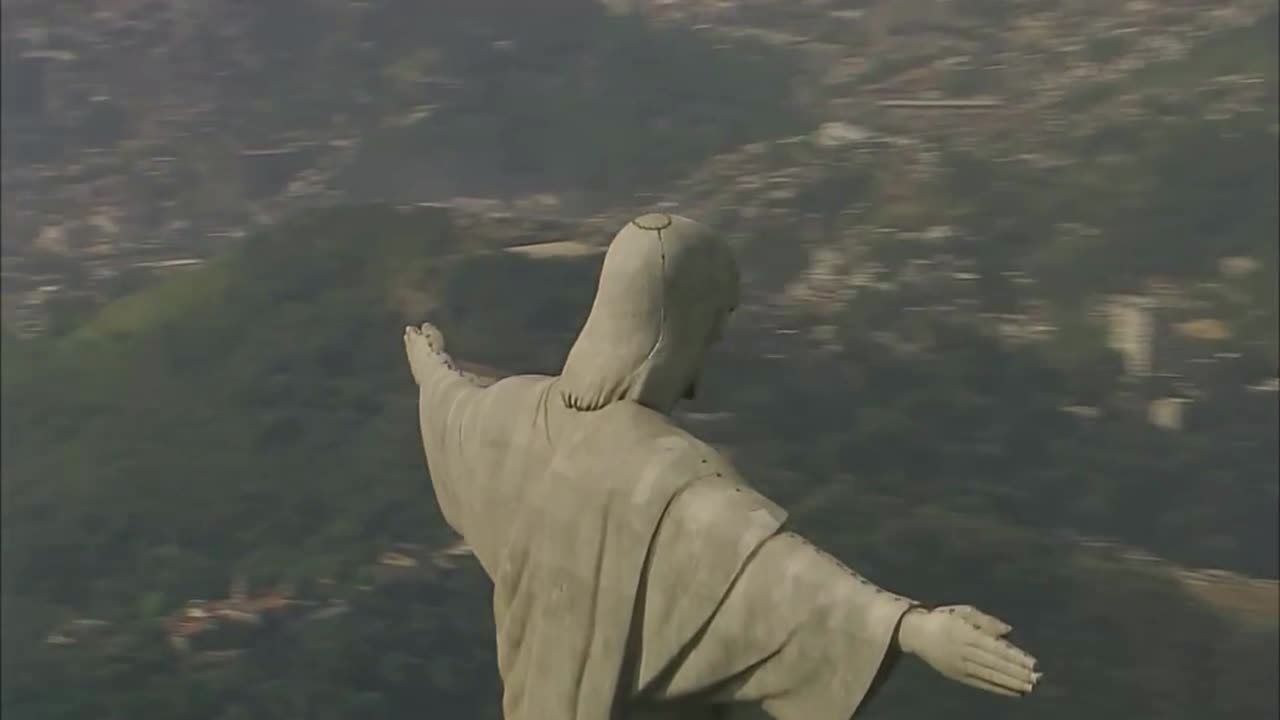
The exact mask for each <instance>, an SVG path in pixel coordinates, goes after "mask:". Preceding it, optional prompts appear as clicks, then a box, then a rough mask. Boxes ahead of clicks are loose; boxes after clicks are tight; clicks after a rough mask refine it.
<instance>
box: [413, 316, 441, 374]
mask: <svg viewBox="0 0 1280 720" xmlns="http://www.w3.org/2000/svg"><path fill="white" fill-rule="evenodd" d="M404 350H405V355H406V356H407V357H408V358H409V369H410V371H412V372H413V379H414V381H416V382H417V383H418V384H419V385H421V384H422V382H423V378H424V377H425V376H426V365H427V364H428V363H433V362H438V361H439V357H438V356H439V355H441V354H443V353H444V335H442V334H441V333H440V331H439V330H438V329H437V328H436V326H434V325H432V324H431V323H423V324H422V326H421V327H414V326H412V325H410V326H408V327H406V328H405V329H404Z"/></svg>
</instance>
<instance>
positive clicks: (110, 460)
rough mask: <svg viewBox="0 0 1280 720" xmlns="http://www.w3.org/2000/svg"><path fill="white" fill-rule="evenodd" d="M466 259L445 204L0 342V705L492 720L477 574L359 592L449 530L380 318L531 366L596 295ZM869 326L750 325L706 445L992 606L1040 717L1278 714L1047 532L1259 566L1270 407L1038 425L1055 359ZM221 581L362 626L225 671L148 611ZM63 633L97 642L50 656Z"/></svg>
mask: <svg viewBox="0 0 1280 720" xmlns="http://www.w3.org/2000/svg"><path fill="white" fill-rule="evenodd" d="M356 238H358V240H353V239H356ZM462 242H463V238H462V236H461V233H460V232H459V230H458V229H457V228H455V227H454V226H453V224H452V223H451V221H450V218H449V216H448V215H447V214H445V213H443V212H441V211H436V210H422V211H414V212H406V211H397V210H392V209H383V208H363V209H347V210H333V211H325V212H320V213H315V214H311V215H307V216H304V217H302V218H300V219H299V220H297V221H295V222H292V223H290V224H288V225H286V226H283V227H281V228H279V229H277V230H276V231H274V232H272V233H270V234H267V235H264V236H262V237H259V238H257V239H256V240H255V241H254V242H251V243H249V244H248V245H246V246H245V247H244V249H243V250H242V251H240V252H239V253H237V254H235V255H232V256H229V257H227V258H225V259H223V260H222V261H220V262H219V263H217V264H215V265H214V266H213V267H211V268H208V269H206V270H203V271H200V272H199V273H197V274H194V275H188V276H182V277H178V278H176V279H175V280H173V281H172V282H170V283H167V284H165V285H161V286H159V287H156V288H154V289H152V290H149V291H147V292H145V293H143V294H141V295H138V296H134V297H131V298H127V299H125V300H123V301H120V302H118V303H116V304H114V305H112V306H110V307H108V308H107V310H106V311H105V312H103V313H102V314H101V315H100V316H98V317H97V318H95V319H94V320H93V321H92V322H90V323H87V324H85V325H84V326H83V327H81V328H80V329H78V330H77V331H75V332H73V333H71V334H68V335H65V336H63V337H61V338H57V339H53V340H50V341H46V342H17V341H14V340H12V339H11V338H6V340H5V347H4V358H5V362H4V375H3V382H4V385H3V413H4V424H3V432H2V433H0V439H2V441H3V445H2V447H0V458H2V460H3V468H2V475H0V477H3V498H2V499H3V517H2V520H3V533H4V538H3V594H4V607H5V613H4V618H3V620H4V628H3V630H4V633H5V644H4V653H5V657H4V663H5V673H4V686H3V687H4V694H3V702H4V711H5V712H6V713H9V712H12V713H14V714H15V716H16V717H50V718H54V717H56V718H73V717H126V716H132V715H136V714H137V713H138V712H143V711H144V709H146V712H147V714H149V715H151V716H156V717H160V716H163V717H191V718H224V719H230V718H243V717H261V718H269V717H281V716H294V715H299V714H301V715H302V716H306V717H317V718H349V717H364V716H366V715H367V714H368V713H370V712H373V713H375V714H378V715H381V716H384V717H416V716H420V714H421V713H422V708H423V707H424V706H425V707H431V708H436V709H439V710H440V712H443V713H445V715H446V716H451V717H452V716H457V717H495V712H496V711H495V710H494V708H495V706H496V701H495V698H496V685H495V682H496V681H495V679H494V674H493V673H494V670H493V665H492V656H491V650H490V648H491V639H490V636H489V634H488V633H490V632H491V623H492V621H491V619H490V618H489V617H488V611H487V599H486V593H487V583H485V582H484V580H483V579H482V577H481V576H479V574H478V572H476V571H474V570H472V571H468V572H464V573H462V574H460V575H456V576H444V577H442V578H438V579H436V580H432V581H428V582H426V583H423V584H418V585H414V586H409V587H401V588H400V589H397V588H396V586H391V587H387V588H381V589H379V590H375V591H373V592H371V593H363V594H361V593H359V592H356V591H354V590H351V589H350V588H352V587H355V586H356V585H358V584H360V583H361V582H364V580H363V579H362V578H363V577H364V573H365V572H366V571H365V570H364V568H365V566H366V565H367V564H368V563H369V562H370V561H371V560H372V558H373V557H374V556H375V554H376V553H377V552H378V551H379V550H380V549H381V548H383V547H386V546H387V545H389V544H390V543H392V542H394V541H406V540H407V541H416V542H422V543H425V544H427V545H429V546H430V545H441V544H443V543H444V542H445V541H446V539H447V537H448V532H447V529H446V528H445V527H444V526H443V523H442V522H441V521H440V519H439V517H438V515H437V514H436V512H435V510H434V503H433V500H432V496H431V491H430V487H429V484H428V482H427V479H426V476H425V471H424V467H423V463H422V460H421V451H420V449H419V447H418V441H417V438H416V433H415V427H414V411H413V401H414V396H413V393H412V389H411V385H410V380H409V377H408V374H407V370H406V369H405V368H404V367H403V360H402V356H401V348H400V337H399V335H400V333H399V330H400V328H401V327H402V326H403V325H404V324H405V323H407V322H413V321H419V320H422V319H424V318H428V317H429V318H431V319H433V320H435V321H436V322H438V323H439V324H440V325H441V326H442V327H443V328H445V330H446V332H447V333H448V335H449V338H450V343H451V346H452V348H453V349H454V351H455V352H456V353H457V354H458V355H459V356H461V357H465V358H467V359H471V360H475V361H479V362H485V363H489V364H493V365H497V366H500V367H507V368H512V369H526V368H532V369H539V370H552V369H554V367H555V364H556V362H557V361H558V359H559V358H560V357H562V356H563V352H564V351H565V350H566V349H567V347H568V343H569V342H570V341H571V339H572V334H573V332H574V330H575V329H576V325H577V323H578V322H579V321H580V320H581V318H582V317H583V313H584V312H585V310H586V308H587V305H588V303H589V300H590V295H591V292H592V289H593V281H594V273H595V270H596V267H595V264H596V262H598V260H591V259H587V260H542V261H534V260H524V259H520V258H518V257H516V256H512V255H507V254H493V255H490V254H479V255H459V254H457V253H456V252H455V251H456V250H458V249H459V247H461V244H462ZM482 279H483V280H485V281H484V282H480V280H482ZM513 293H518V295H519V298H520V301H519V302H512V297H513ZM865 330H866V327H865V326H859V320H858V319H857V318H856V317H855V316H851V317H850V318H849V325H848V327H847V328H845V330H844V334H845V336H846V339H847V342H848V346H847V348H848V349H847V350H846V351H845V352H844V353H840V354H836V355H830V354H826V355H823V354H821V353H817V352H813V353H810V352H802V353H800V354H798V355H796V356H795V357H794V358H793V359H789V360H787V361H786V363H785V365H779V364H778V363H777V361H770V360H767V359H765V358H762V357H753V355H752V354H751V353H750V352H749V350H748V347H746V346H749V345H750V342H751V339H752V337H753V336H752V330H751V329H750V328H740V329H738V330H737V331H736V332H735V333H734V337H735V339H734V340H732V341H731V343H730V345H729V346H728V347H727V348H726V350H727V353H726V354H725V355H724V356H719V355H718V356H717V359H716V361H715V364H714V367H713V368H712V369H711V371H710V374H709V377H708V381H709V382H708V388H707V393H706V395H707V396H708V397H709V398H711V400H709V401H707V402H708V403H709V404H713V405H714V406H715V407H716V408H717V409H728V410H731V411H733V412H735V413H736V414H737V418H736V419H735V420H734V421H733V422H732V423H730V425H729V426H726V427H711V428H705V429H698V432H699V433H700V434H703V435H706V436H707V437H709V438H711V439H713V440H715V441H717V442H722V443H724V444H726V445H727V446H729V447H730V448H732V449H733V450H734V452H735V459H736V462H737V463H738V464H739V465H740V466H741V467H742V468H743V469H744V472H745V473H746V474H747V476H748V477H750V478H752V480H753V481H754V482H757V483H758V484H759V485H761V486H762V487H763V488H764V489H765V490H766V491H767V492H769V493H770V494H771V495H774V496H776V497H777V498H778V499H779V500H781V501H783V502H784V503H785V504H786V505H788V506H789V507H792V508H793V509H794V511H795V517H796V523H797V525H798V527H799V528H800V529H801V530H803V531H805V532H807V533H809V534H811V535H812V536H813V537H814V538H815V539H816V540H818V541H819V542H821V543H823V544H824V545H826V546H828V547H830V548H831V549H832V550H833V551H834V552H835V553H836V554H837V555H839V556H841V557H843V558H845V559H847V560H848V561H849V562H850V563H851V564H853V565H854V566H856V567H857V568H858V569H859V570H860V571H862V572H864V573H865V574H867V575H869V576H870V577H872V578H873V579H875V580H877V581H879V582H881V583H884V584H886V585H888V586H890V587H893V588H895V589H899V590H900V591H902V592H905V593H908V594H912V595H916V596H919V597H923V598H929V599H931V600H937V601H940V602H945V601H950V600H963V601H972V602H975V603H978V604H983V605H986V606H987V607H989V608H991V609H992V610H993V611H995V612H998V613H1001V614H1003V615H1005V616H1008V617H1009V618H1010V619H1011V621H1012V622H1013V624H1014V625H1015V626H1016V627H1018V628H1019V630H1018V632H1019V639H1020V640H1021V641H1023V642H1025V643H1026V644H1027V645H1028V646H1029V647H1031V648H1033V649H1034V650H1035V651H1036V652H1037V654H1039V655H1040V656H1041V657H1042V658H1043V659H1044V664H1045V667H1046V669H1047V672H1048V673H1049V677H1050V678H1051V681H1050V682H1049V683H1048V684H1047V685H1046V686H1045V692H1044V693H1043V694H1042V695H1041V696H1040V697H1037V698H1033V699H1030V700H1027V701H1024V702H1027V703H1034V704H1035V705H1036V708H1035V713H1036V715H1037V717H1045V718H1059V717H1060V718H1074V717H1078V716H1079V714H1080V713H1081V712H1088V711H1093V712H1100V713H1103V714H1105V715H1112V714H1122V715H1126V716H1140V717H1146V716H1159V717H1168V718H1198V717H1205V716H1215V717H1258V716H1260V715H1261V713H1264V712H1268V711H1272V712H1273V711H1274V710H1275V699H1274V697H1272V696H1271V695H1269V694H1268V693H1267V692H1266V690H1265V688H1266V687H1267V684H1268V682H1270V680H1269V679H1270V678H1273V677H1274V671H1275V664H1274V659H1275V650H1276V634H1275V631H1274V629H1270V630H1249V629H1248V628H1247V627H1246V626H1241V625H1238V624H1237V623H1235V622H1233V621H1228V620H1225V619H1222V618H1220V617H1218V616H1217V615H1216V614H1214V613H1212V612H1210V611H1209V610H1207V609H1204V608H1201V607H1199V606H1197V605H1194V604H1193V603H1192V602H1191V601H1190V600H1188V599H1187V598H1186V596H1184V595H1183V594H1182V592H1181V591H1179V590H1178V589H1177V588H1176V587H1175V586H1174V585H1173V582H1172V581H1171V580H1170V579H1168V578H1165V577H1162V576H1160V575H1159V574H1158V573H1155V574H1144V573H1142V572H1135V571H1134V570H1132V569H1127V568H1124V567H1122V566H1120V565H1114V564H1111V563H1108V562H1104V561H1102V560H1096V559H1095V560H1089V559H1088V556H1085V555H1081V554H1079V553H1078V552H1077V551H1075V550H1074V549H1073V548H1072V547H1071V546H1070V545H1064V544H1062V543H1060V542H1057V541H1054V540H1051V539H1050V538H1049V536H1048V535H1047V534H1046V533H1045V532H1044V528H1055V527H1056V528H1075V529H1078V530H1083V531H1086V532H1105V533H1109V534H1116V535H1120V536H1122V537H1125V538H1126V539H1128V540H1131V541H1132V542H1135V543H1137V544H1142V545H1146V546H1151V547H1156V548H1158V549H1160V551H1161V552H1166V553H1167V554H1169V555H1171V556H1173V557H1175V558H1179V559H1184V560H1187V561H1189V562H1204V563H1210V564H1225V565H1228V566H1234V567H1244V568H1253V569H1258V570H1262V571H1265V572H1270V573H1271V574H1272V575H1274V563H1275V559H1274V554H1273V552H1274V550H1273V549H1274V547H1275V535H1274V533H1275V524H1274V517H1271V518H1270V522H1269V521H1268V518H1267V515H1268V513H1271V514H1272V515H1273V512H1272V511H1273V508H1274V497H1273V496H1272V497H1268V496H1267V495H1266V493H1267V492H1269V491H1273V489H1274V485H1273V484H1271V485H1268V484H1267V482H1266V472H1267V470H1268V465H1267V463H1268V461H1269V459H1270V460H1271V461H1273V459H1274V433H1271V438H1270V442H1271V444H1270V445H1260V446H1259V447H1257V448H1255V449H1253V450H1249V449H1244V448H1243V445H1242V443H1244V442H1246V441H1247V442H1254V443H1259V442H1261V440H1260V439H1259V438H1258V437H1257V436H1256V435H1257V434H1259V433H1263V432H1268V431H1269V430H1274V428H1275V425H1276V423H1275V417H1274V407H1271V408H1269V412H1270V413H1271V415H1269V416H1265V417H1252V418H1249V419H1247V420H1245V419H1242V420H1240V421H1239V425H1238V426H1237V425H1225V426H1220V427H1218V428H1216V429H1214V430H1212V431H1205V432H1203V433H1199V432H1193V433H1190V434H1185V435H1183V436H1180V437H1179V438H1177V439H1176V440H1175V439H1173V438H1170V437H1169V436H1165V435H1161V434H1158V433H1156V432H1154V431H1152V430H1149V429H1146V428H1145V427H1144V426H1143V425H1142V423H1140V422H1130V421H1125V420H1123V419H1116V420H1112V421H1107V422H1106V424H1104V425H1102V426H1099V427H1093V428H1089V427H1082V426H1079V425H1078V424H1077V423H1075V421H1073V420H1072V419H1070V418H1067V417H1065V416H1063V415H1062V414H1061V413H1060V412H1058V411H1057V410H1056V406H1057V404H1058V403H1060V402H1062V401H1063V398H1064V397H1065V392H1066V389H1065V388H1066V383H1067V377H1068V376H1067V374H1065V373H1064V372H1063V371H1061V370H1057V369H1054V368H1051V367H1048V366H1046V364H1045V362H1044V360H1043V359H1042V358H1041V357H1040V356H1039V355H1037V354H1035V353H1031V352H1012V351H1009V350H1006V349H1003V348H1002V347H1001V346H1000V345H999V344H998V343H996V342H995V341H993V340H991V339H988V338H985V337H983V336H981V335H979V334H976V333H975V332H974V331H972V330H969V329H966V328H965V327H964V326H958V325H940V326H935V327H928V328H925V330H927V331H928V332H930V333H932V336H933V340H932V343H931V345H929V346H928V347H929V350H928V351H927V352H924V353H921V354H919V355H916V356H899V355H894V354H891V353H889V352H888V351H887V350H884V349H883V348H877V347H876V346H874V345H873V344H871V343H869V342H865V341H859V340H858V338H860V337H864V336H865V334H866V333H865ZM1264 412H1265V411H1264ZM781 417H786V418H787V421H786V422H784V423H783V422H776V421H775V419H777V418H781ZM1259 428H1260V429H1259ZM1206 479H1211V480H1212V482H1209V483H1206V482H1205V481H1206ZM1269 488H1270V490H1269ZM1259 533H1261V534H1259ZM232 574H243V575H245V576H247V577H248V578H250V579H251V580H252V581H253V582H254V583H255V584H258V583H265V582H270V581H274V580H278V579H291V580H294V581H295V582H298V583H306V582H308V581H310V580H314V579H315V578H317V577H323V576H329V577H333V578H335V579H337V580H338V581H339V584H340V585H341V586H343V587H345V588H347V590H345V592H348V593H351V594H352V602H353V608H354V609H353V611H352V612H350V613H348V614H347V615H345V616H343V617H342V618H341V619H338V620H335V621H329V622H330V623H331V624H324V623H321V622H319V621H317V622H315V623H308V624H304V625H302V626H300V627H299V628H296V629H295V630H294V631H292V632H289V633H284V634H277V635H272V636H269V637H267V638H265V639H263V640H262V641H261V642H260V643H259V644H258V645H257V646H255V647H254V648H253V649H252V651H251V652H250V653H249V654H248V655H246V656H245V657H244V658H242V659H241V660H239V661H237V662H235V663H233V664H231V665H226V666H221V667H210V668H199V667H188V666H187V665H184V664H182V663H179V662H178V660H177V659H176V658H175V657H173V656H172V654H171V653H170V651H169V650H168V649H167V648H166V647H165V646H164V643H163V638H162V637H161V636H160V635H159V633H158V630H157V626H156V622H157V619H158V618H157V615H158V614H159V613H164V612H168V611H170V610H172V609H174V608H176V607H178V606H180V605H181V604H182V602H183V601H184V600H185V599H187V598H190V597H218V596H220V595H221V594H222V592H223V591H224V590H225V587H226V583H227V580H228V578H229V577H230V576H231V575H232ZM450 578H452V579H450ZM83 615H92V616H96V617H102V618H104V619H108V620H111V621H113V622H114V623H116V624H117V625H116V631H115V633H116V634H115V635H112V639H111V640H110V641H109V642H106V641H104V642H103V643H99V644H94V643H85V644H83V645H81V646H77V647H72V648H62V647H49V646H45V645H43V643H42V640H43V636H44V634H45V633H46V632H47V631H48V629H49V628H50V627H52V626H54V625H55V624H57V623H58V622H60V621H63V620H65V619H67V618H69V617H73V616H83ZM923 675H924V674H923V673H921V672H916V671H913V670H908V671H907V672H906V673H904V677H903V678H902V679H900V680H895V682H894V683H893V685H892V686H891V688H897V690H893V689H891V691H890V693H889V695H887V696H886V697H884V698H883V699H882V703H881V710H880V712H882V713H885V715H884V716H887V717H891V716H894V714H895V713H907V714H910V713H912V712H919V713H924V714H930V715H933V714H939V713H946V714H947V715H948V716H954V717H978V716H987V717H1006V716H1008V717H1012V716H1014V715H1015V714H1016V713H1018V712H1026V708H1022V707H1021V706H1020V707H1019V708H1015V707H1011V706H1009V705H1002V704H999V703H996V702H992V701H988V700H985V699H983V698H977V697H975V696H973V695H972V694H969V693H967V692H966V691H964V690H962V689H956V688H950V687H943V683H942V681H941V680H936V679H929V678H927V677H924V676H923ZM908 686H909V687H908ZM922 686H923V687H928V688H930V690H931V692H928V693H920V692H912V691H911V688H919V687H922ZM904 688H906V689H904ZM486 708H487V710H486ZM485 713H488V714H487V715H486V714H485ZM979 713H981V714H983V715H979Z"/></svg>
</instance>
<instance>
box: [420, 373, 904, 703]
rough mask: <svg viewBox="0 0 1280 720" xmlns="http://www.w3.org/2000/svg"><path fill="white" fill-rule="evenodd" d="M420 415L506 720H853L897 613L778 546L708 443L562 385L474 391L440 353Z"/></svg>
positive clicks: (770, 518)
mask: <svg viewBox="0 0 1280 720" xmlns="http://www.w3.org/2000/svg"><path fill="white" fill-rule="evenodd" d="M436 357H437V358H438V362H434V363H428V364H427V365H428V367H426V368H424V369H423V370H422V371H421V373H422V374H421V375H420V377H419V383H420V394H419V406H420V408H419V420H420V424H421V430H422V439H423V444H424V448H425V451H426V457H427V463H428V467H429V470H430V474H431V479H432V483H433V486H434V488H435V493H436V497H437V499H438V502H439V505H440V508H441V511H442V513H443V515H444V517H445V519H446V520H447V521H448V523H449V524H450V525H451V526H452V527H453V528H454V529H455V530H456V531H457V532H458V533H459V534H461V535H462V536H463V537H464V538H465V540H466V541H467V542H468V543H469V544H470V545H471V547H472V548H473V549H474V551H475V554H476V557H477V558H478V560H479V562H480V563H481V565H482V566H483V568H484V570H485V571H486V572H487V573H488V575H489V577H490V578H491V579H492V581H493V584H494V596H493V606H494V616H495V620H496V628H497V655H498V666H499V671H500V674H501V677H502V682H503V711H504V715H505V717H506V720H608V719H611V718H639V717H668V718H675V717H681V718H693V717H698V718H711V717H723V715H718V714H715V713H716V712H718V711H717V710H714V709H708V707H707V706H706V703H708V702H726V703H727V702H738V701H744V702H760V703H762V704H763V706H764V707H765V709H766V710H767V711H768V712H770V713H771V714H773V715H774V716H775V717H777V718H781V719H785V720H792V719H794V720H825V719H827V718H831V719H835V718H841V719H844V718H849V717H851V716H852V715H853V714H854V712H855V711H856V710H857V709H858V707H859V706H860V705H861V704H862V703H863V702H864V699H865V697H866V696H867V693H868V690H869V688H870V687H871V685H872V682H873V680H874V679H875V678H876V676H877V672H878V671H879V670H880V669H881V667H882V665H883V664H884V662H885V659H886V656H887V655H889V654H890V653H891V647H892V644H893V634H894V631H895V627H896V625H897V623H898V621H899V620H900V618H901V616H902V614H903V613H904V612H905V611H906V610H907V608H908V607H909V606H910V601H908V600H906V599H905V598H900V597H897V596H894V595H891V594H889V593H885V592H884V591H881V590H879V589H878V588H876V587H874V586H873V585H871V584H870V583H867V582H866V581H865V580H862V579H861V578H858V577H857V576H856V575H854V574H853V573H851V572H850V571H848V570H847V569H846V568H845V567H844V566H843V565H840V564H839V563H838V562H836V561H835V560H834V559H832V558H830V557H828V556H826V555H824V554H822V553H821V552H819V551H817V550H816V549H815V548H812V547H811V546H809V545H808V544H806V543H804V542H803V541H801V540H800V539H799V538H797V537H796V536H794V535H791V534H790V533H785V532H782V531H781V529H782V524H783V521H784V518H785V513H784V512H783V511H782V510H781V509H780V508H779V507H778V506H776V505H775V504H774V503H772V502H771V501H769V500H768V499H767V498H765V497H763V496H762V495H760V494H759V493H757V492H755V491H754V490H752V489H751V488H750V487H749V486H748V485H747V484H746V483H745V482H744V481H743V480H742V479H741V478H740V477H739V476H738V475H737V473H736V472H735V471H734V470H733V468H732V467H730V466H729V464H728V463H727V462H726V461H725V460H724V459H723V458H722V457H721V456H720V454H719V453H717V452H716V451H715V450H714V449H712V448H711V447H709V446H707V445H706V444H704V443H702V442H700V441H698V440H697V439H696V438H694V437H692V436H691V435H689V434H688V433H686V432H684V431H682V430H681V429H679V428H677V427H676V426H675V425H673V424H672V423H671V421H670V420H669V419H668V418H667V417H665V416H663V415H661V414H659V413H656V412H653V411H651V410H649V409H647V408H645V407H643V406H641V405H639V404H636V403H634V402H631V401H629V400H622V401H618V402H614V403H612V404H610V405H608V406H607V407H604V408H601V409H599V410H595V411H592V412H576V411H571V410H567V409H566V408H564V407H563V405H562V404H561V403H560V399H559V396H558V394H557V392H556V389H555V386H556V382H557V380H556V378H549V377H543V376H519V377H513V378H507V379H505V380H502V381H499V382H497V383H496V384H493V385H491V386H489V387H487V388H481V387H480V386H479V385H478V384H477V383H475V382H473V381H472V380H471V379H468V378H467V377H466V376H464V375H463V374H462V373H460V372H458V371H457V370H456V369H455V368H454V366H453V364H452V363H451V361H450V360H449V358H448V356H447V355H444V354H443V353H441V354H438V355H437V356H436Z"/></svg>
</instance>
